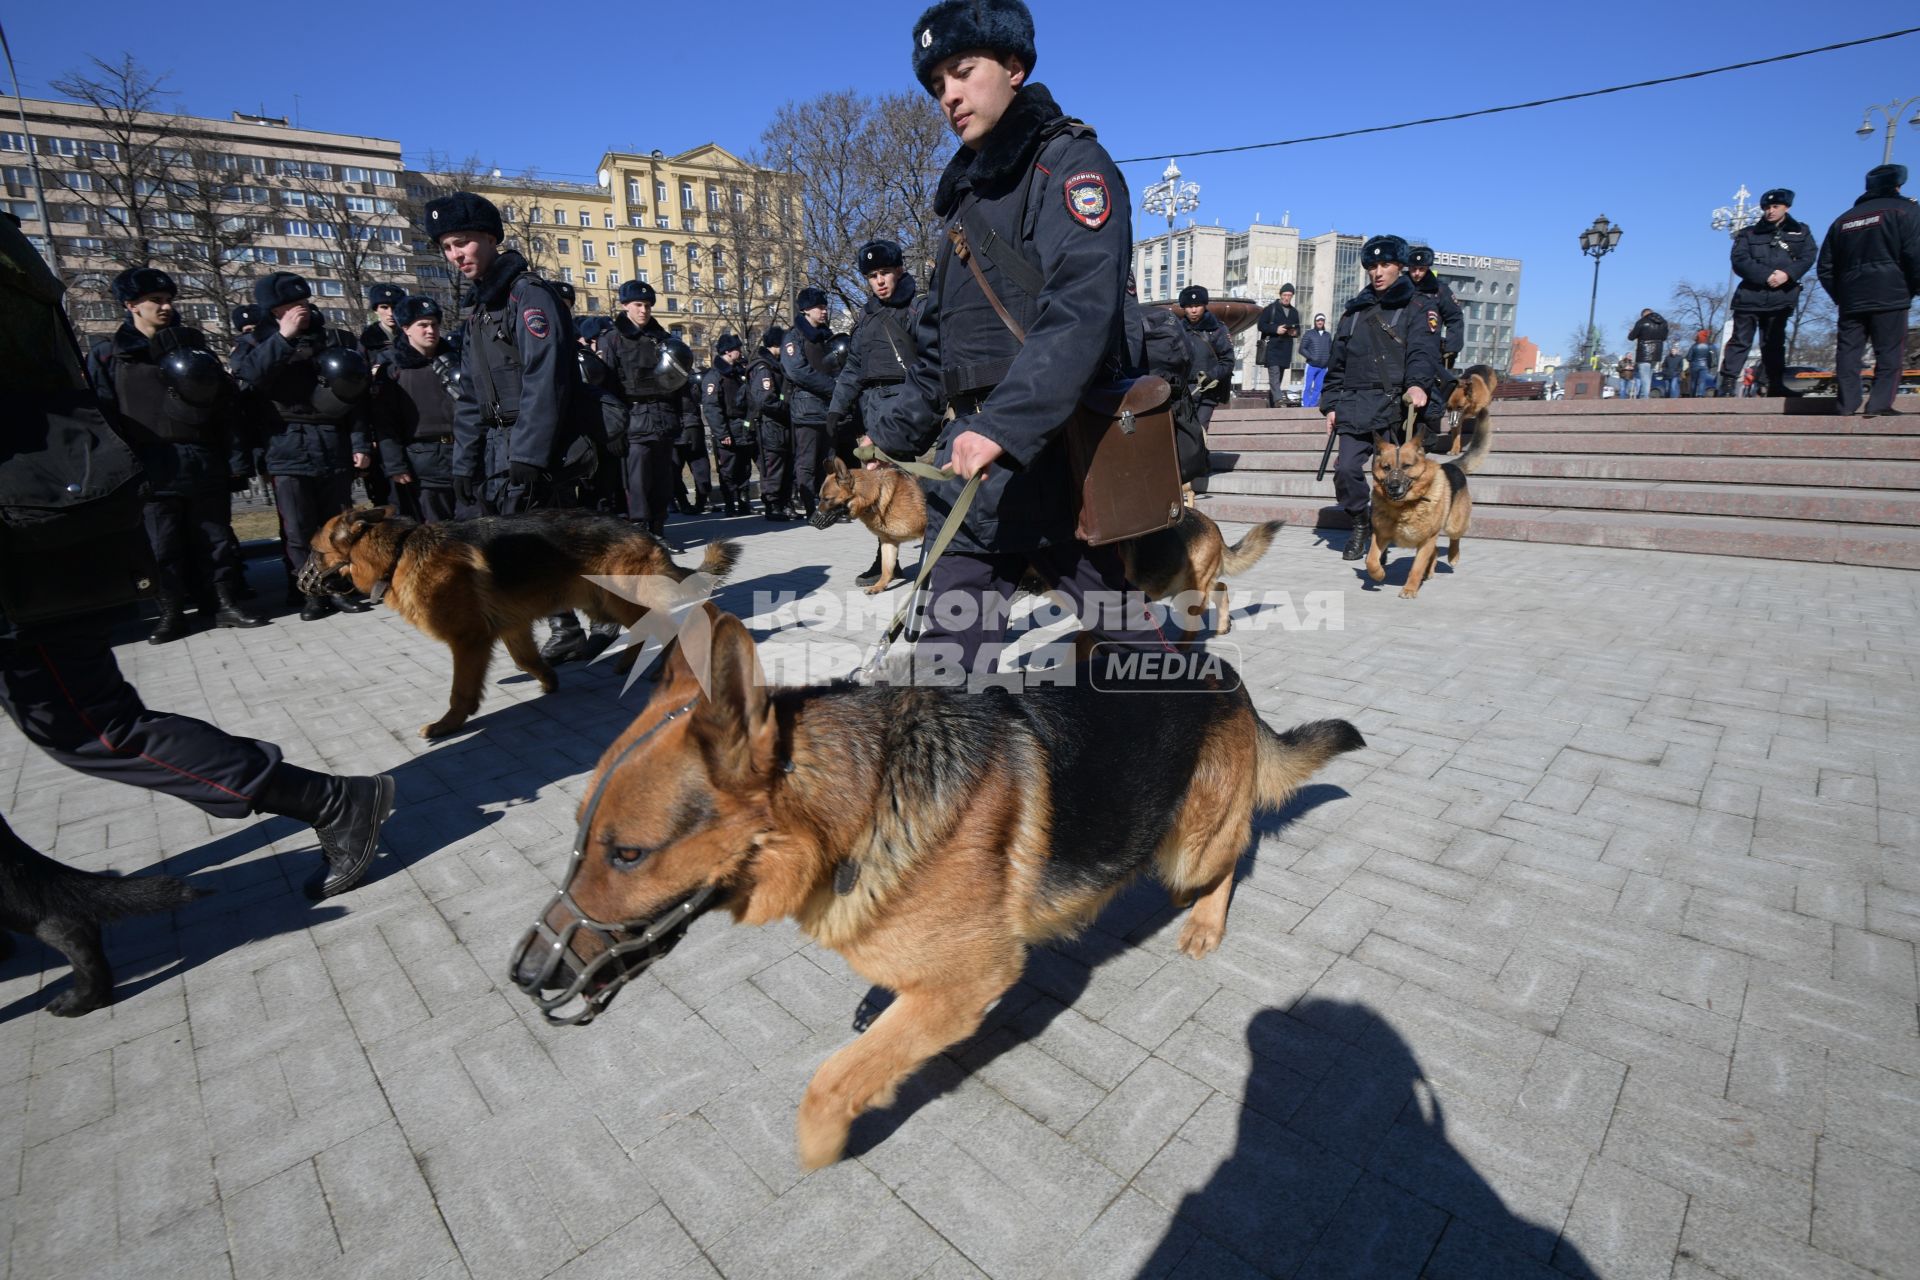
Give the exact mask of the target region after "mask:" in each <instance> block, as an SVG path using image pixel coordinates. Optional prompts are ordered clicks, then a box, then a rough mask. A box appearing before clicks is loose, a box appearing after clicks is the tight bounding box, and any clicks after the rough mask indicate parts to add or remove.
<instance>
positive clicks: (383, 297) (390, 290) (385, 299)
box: [367, 284, 407, 307]
mask: <svg viewBox="0 0 1920 1280" xmlns="http://www.w3.org/2000/svg"><path fill="white" fill-rule="evenodd" d="M406 298H407V291H406V290H405V289H403V288H401V287H400V286H399V285H397V284H377V285H374V286H373V287H372V288H371V289H369V290H367V305H368V306H370V307H397V306H399V305H400V304H401V303H402V302H405V301H406Z"/></svg>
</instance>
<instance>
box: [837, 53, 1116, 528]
mask: <svg viewBox="0 0 1920 1280" xmlns="http://www.w3.org/2000/svg"><path fill="white" fill-rule="evenodd" d="M1128 204H1129V200H1128V196H1127V188H1126V183H1125V182H1124V181H1123V180H1122V179H1121V177H1120V172H1119V170H1118V169H1117V168H1116V167H1115V165H1114V163H1113V159H1112V157H1110V156H1109V155H1108V154H1107V151H1106V148H1105V147H1102V146H1101V145H1100V143H1099V141H1098V139H1097V138H1095V136H1094V133H1093V130H1091V129H1089V128H1088V127H1087V126H1085V125H1084V124H1081V123H1079V122H1078V121H1074V120H1069V119H1068V118H1067V117H1066V116H1065V115H1064V114H1063V113H1062V112H1061V110H1060V108H1059V107H1058V106H1057V105H1055V103H1054V100H1053V96H1052V95H1051V94H1050V93H1048V92H1047V90H1046V88H1045V87H1044V86H1042V85H1038V84H1029V85H1027V86H1025V87H1024V88H1022V89H1021V90H1020V92H1019V93H1018V94H1017V95H1016V96H1015V98H1014V100H1013V104H1012V105H1011V106H1010V107H1009V108H1008V109H1007V113H1006V115H1005V116H1003V117H1002V118H1001V120H1000V123H999V125H998V126H997V127H996V128H995V129H994V131H993V132H992V133H991V134H990V135H988V136H987V137H986V138H985V139H984V140H983V141H982V143H981V145H980V147H979V149H978V150H977V151H976V150H975V149H973V148H970V147H962V148H961V149H960V150H959V151H958V152H956V153H955V154H954V157H953V159H952V161H951V162H949V163H948V165H947V168H946V172H945V173H943V174H942V175H941V178H940V184H939V187H938V189H937V191H936V193H935V197H934V210H935V212H937V213H938V214H939V215H940V216H941V217H942V218H943V219H945V220H946V221H947V222H948V223H949V224H955V223H957V224H960V225H963V226H965V227H966V228H967V237H968V242H969V244H970V245H971V246H972V248H973V251H974V254H975V261H976V262H978V263H979V265H980V268H981V270H982V271H983V272H984V273H985V274H986V277H987V279H988V280H989V281H990V282H991V283H992V285H993V288H994V292H995V293H996V294H998V295H999V297H1000V300H1001V302H1002V303H1003V304H1004V305H1005V306H1006V307H1007V308H1008V310H1009V311H1010V312H1012V314H1013V315H1014V317H1015V318H1016V319H1017V320H1018V321H1019V322H1020V323H1021V325H1022V327H1023V328H1024V329H1025V330H1026V334H1027V338H1026V342H1025V343H1024V344H1022V343H1021V342H1019V341H1018V340H1017V339H1015V338H1014V336H1013V334H1012V333H1011V332H1010V331H1009V330H1008V329H1007V327H1006V325H1005V324H1004V323H1003V322H1002V321H1001V319H1000V317H999V316H998V315H996V314H995V313H994V310H993V307H992V305H991V304H990V303H988V301H987V298H986V295H985V294H984V293H982V292H981V290H980V286H979V284H978V282H977V281H975V279H974V277H973V272H972V271H970V270H968V269H967V267H966V266H965V265H964V264H962V263H961V262H959V261H958V260H957V259H956V258H955V257H954V254H953V251H952V248H951V245H950V244H949V245H948V247H946V248H945V249H943V250H942V253H941V258H940V262H939V264H938V266H937V268H936V269H935V272H934V280H933V283H932V284H931V285H930V286H929V288H928V291H927V302H926V309H925V310H924V311H922V312H921V313H920V323H919V325H918V327H917V328H916V330H915V339H914V360H913V365H912V367H911V368H910V369H909V370H908V372H907V381H906V383H905V384H904V389H903V391H902V393H901V394H900V395H898V396H896V397H894V399H893V400H891V401H890V402H889V403H888V404H887V406H886V408H885V411H884V412H883V413H882V414H880V415H879V416H878V417H877V418H875V419H872V420H869V421H868V423H867V432H868V434H869V435H870V436H872V438H873V441H874V443H875V444H877V445H879V446H880V447H881V448H882V449H884V450H886V451H887V452H888V453H889V454H892V455H893V456H894V457H898V458H913V457H918V456H919V455H920V454H921V453H922V452H924V451H925V450H926V449H927V448H928V447H929V446H934V447H935V448H936V453H935V458H936V460H937V461H938V462H939V463H941V464H945V463H947V462H949V461H951V460H952V457H953V442H954V440H955V439H956V438H957V437H958V436H959V435H960V433H961V432H963V431H974V432H978V433H979V434H980V435H983V436H985V437H987V438H988V439H989V440H992V441H993V442H994V443H996V444H998V445H999V446H1000V447H1001V448H1002V449H1003V450H1005V455H1004V456H1003V457H1001V458H1000V459H998V460H996V461H995V462H994V464H993V465H992V467H990V468H989V469H988V470H987V472H986V478H985V479H984V480H983V481H982V482H981V486H980V490H979V492H978V494H976V495H975V497H974V501H973V506H972V508H971V509H970V510H969V511H968V513H967V517H966V522H965V526H964V527H963V528H962V529H961V530H960V531H959V533H958V534H957V535H956V537H955V539H954V543H953V547H954V549H955V550H958V551H971V552H975V553H981V552H998V551H1028V550H1032V549H1034V548H1036V547H1040V546H1046V545H1049V544H1053V543H1058V542H1066V541H1069V540H1071V539H1072V537H1073V528H1074V498H1073V493H1072V487H1071V480H1070V477H1069V471H1068V467H1067V461H1066V456H1065V454H1066V450H1065V448H1064V446H1063V445H1062V443H1061V437H1062V435H1063V433H1064V432H1065V430H1066V424H1067V422H1068V421H1069V420H1070V419H1071V418H1072V417H1073V413H1074V409H1075V406H1077V405H1078V404H1079V402H1080V399H1081V397H1082V396H1083V395H1084V394H1085V393H1086V391H1087V389H1088V388H1089V387H1090V386H1092V385H1094V384H1095V383H1096V382H1098V381H1100V380H1102V379H1105V378H1110V377H1113V376H1116V375H1117V374H1118V372H1119V370H1120V368H1121V367H1122V364H1123V362H1124V353H1125V331H1124V315H1123V306H1122V303H1123V301H1124V299H1125V297H1126V293H1127V274H1128V260H1129V258H1130V257H1131V256H1132V242H1133V227H1132V222H1131V219H1130V217H1129V214H1128ZM988 248H991V250H992V253H991V255H989V254H988V253H986V252H983V250H985V249H988ZM989 256H991V261H989V260H988V259H989ZM1023 282H1024V283H1023ZM1027 286H1031V287H1027ZM949 402H951V403H952V405H953V407H954V410H955V417H954V418H953V419H952V420H951V421H946V420H945V419H944V417H943V415H944V413H945V410H946V408H947V406H948V404H949ZM960 488H961V482H960V481H959V480H951V481H946V482H944V483H941V484H936V485H933V486H931V487H930V488H929V490H928V494H927V499H928V505H929V508H930V510H929V513H928V518H929V519H930V520H932V521H934V522H935V527H937V526H938V522H939V521H941V520H944V519H945V517H946V513H947V512H948V511H949V510H951V509H952V504H953V501H954V499H955V498H957V497H958V496H959V493H960Z"/></svg>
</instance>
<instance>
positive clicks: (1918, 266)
mask: <svg viewBox="0 0 1920 1280" xmlns="http://www.w3.org/2000/svg"><path fill="white" fill-rule="evenodd" d="M1820 287H1821V288H1823V289H1825V290H1826V291H1827V294H1828V296H1829V297H1831V298H1832V299H1833V300H1834V302H1835V303H1836V304H1837V305H1838V306H1839V308H1840V310H1841V311H1842V312H1856V311H1905V310H1906V309H1907V307H1908V306H1909V305H1910V304H1911V303H1912V302H1913V299H1914V296H1915V295H1916V294H1920V205H1916V204H1914V202H1913V201H1912V200H1909V199H1908V198H1907V197H1905V196H1898V195H1894V196H1861V197H1860V199H1859V200H1857V201H1856V202H1855V203H1854V206H1853V208H1851V209H1849V210H1847V211H1846V212H1845V213H1843V214H1841V215H1840V216H1839V217H1837V218H1835V219H1834V220H1833V225H1832V226H1831V227H1828V228H1827V239H1826V243H1825V244H1822V245H1821V246H1820Z"/></svg>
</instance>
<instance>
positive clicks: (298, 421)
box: [233, 271, 372, 622]
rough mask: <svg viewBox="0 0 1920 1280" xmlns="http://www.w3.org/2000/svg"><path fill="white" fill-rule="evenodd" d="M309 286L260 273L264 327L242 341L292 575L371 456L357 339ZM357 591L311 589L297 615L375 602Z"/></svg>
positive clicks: (358, 608)
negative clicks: (331, 317) (324, 309)
mask: <svg viewBox="0 0 1920 1280" xmlns="http://www.w3.org/2000/svg"><path fill="white" fill-rule="evenodd" d="M312 295H313V290H312V287H311V286H309V285H308V284H307V282H306V281H305V280H304V279H302V278H301V277H299V276H297V275H294V274H293V273H292V272H290V271H275V272H273V273H272V274H271V275H267V276H263V277H261V278H260V279H259V280H257V281H255V282H254V286H253V300H254V304H255V305H256V306H258V307H260V308H262V309H263V310H265V311H266V312H267V314H268V315H269V316H270V317H272V319H271V321H270V325H271V327H269V328H267V329H266V330H265V333H264V336H262V335H261V334H260V333H258V332H256V334H255V339H254V341H253V343H252V344H251V345H249V346H248V347H246V348H245V349H243V350H239V351H236V352H235V354H234V360H233V372H234V376H235V377H237V378H239V379H240V380H241V381H242V382H245V383H246V384H247V385H248V386H250V387H252V388H253V389H254V390H255V391H257V392H259V399H260V403H259V405H258V412H259V413H260V415H261V416H260V420H259V422H258V423H256V424H255V428H256V430H257V431H258V432H259V433H260V434H261V435H263V436H264V437H265V441H264V443H265V447H266V459H265V461H266V468H267V472H268V474H270V475H271V476H272V477H273V493H274V501H275V505H276V506H277V507H278V508H279V511H280V537H281V541H282V545H283V550H284V555H285V556H286V562H287V575H288V581H290V582H297V581H298V580H299V577H300V571H301V570H302V569H304V568H305V567H306V564H307V557H308V555H309V553H310V552H311V549H312V548H311V543H312V538H313V535H314V534H315V533H317V532H319V530H320V526H321V525H323V524H325V523H326V522H327V521H328V520H329V519H331V518H332V517H334V516H336V515H338V514H339V513H340V512H342V511H345V510H346V509H347V508H348V507H349V506H351V505H352V503H353V473H354V470H355V468H358V467H365V466H366V465H367V464H368V463H369V461H370V460H371V454H370V450H371V448H372V445H371V443H370V442H369V440H368V438H367V430H366V398H367V391H368V389H369V385H370V379H369V376H368V371H367V363H366V359H365V357H363V356H362V355H361V354H360V349H359V343H358V342H356V341H355V339H354V337H353V335H352V334H350V333H348V332H346V331H345V330H344V329H333V328H329V327H328V326H327V323H326V320H325V319H324V318H323V317H322V316H321V314H320V312H319V311H318V310H317V309H316V308H315V307H314V306H313V304H312V303H310V302H309V301H308V299H309V298H310V297H312ZM370 607H371V606H369V605H368V604H366V603H365V602H364V601H361V600H357V599H355V598H354V597H352V596H347V595H336V596H333V597H332V598H331V599H330V600H329V599H328V598H326V597H323V596H317V595H316V596H308V597H307V598H306V600H305V602H304V603H303V604H302V606H301V609H300V617H301V618H302V619H303V620H305V621H308V622H312V621H315V620H317V619H320V618H324V617H326V616H327V614H329V613H331V612H332V611H333V610H335V609H340V610H344V611H345V612H348V613H362V612H364V611H366V610H367V609H368V608H370Z"/></svg>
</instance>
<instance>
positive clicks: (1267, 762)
mask: <svg viewBox="0 0 1920 1280" xmlns="http://www.w3.org/2000/svg"><path fill="white" fill-rule="evenodd" d="M1253 722H1254V724H1255V725H1257V726H1258V729H1257V733H1258V734H1259V739H1258V741H1257V742H1256V744H1255V755H1256V760H1255V767H1256V769H1257V771H1258V772H1257V774H1256V776H1255V779H1254V789H1253V794H1254V802H1255V803H1256V805H1258V807H1260V808H1262V809H1278V808H1281V807H1282V806H1284V805H1285V804H1286V803H1287V801H1288V800H1290V799H1292V798H1293V793H1294V792H1295V791H1298V790H1299V789H1300V784H1301V783H1303V782H1305V781H1306V780H1307V779H1308V778H1311V777H1312V776H1313V775H1314V774H1315V773H1316V772H1318V771H1319V769H1320V766H1322V765H1324V764H1325V763H1326V762H1327V761H1329V760H1331V759H1333V758H1334V757H1335V756H1337V755H1340V754H1342V753H1343V752H1347V751H1358V750H1359V749H1360V748H1361V747H1364V746H1366V745H1367V740H1366V739H1365V738H1363V737H1361V736H1360V731H1359V730H1358V729H1356V728H1354V727H1353V726H1352V725H1350V724H1348V723H1347V722H1346V721H1345V720H1314V721H1311V722H1309V723H1307V724H1297V725H1295V726H1293V728H1291V729H1288V730H1287V731H1286V732H1284V733H1276V732H1275V731H1274V729H1273V727H1272V726H1270V725H1269V724H1268V723H1267V722H1266V721H1265V720H1262V719H1261V718H1260V716H1259V714H1258V713H1255V715H1254V717H1253Z"/></svg>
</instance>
